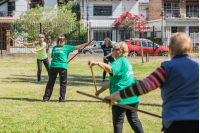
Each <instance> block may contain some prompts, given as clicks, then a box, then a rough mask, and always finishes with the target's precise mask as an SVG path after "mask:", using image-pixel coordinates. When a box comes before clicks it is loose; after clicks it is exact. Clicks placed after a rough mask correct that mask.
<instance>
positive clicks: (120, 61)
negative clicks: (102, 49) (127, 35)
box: [89, 42, 144, 133]
mask: <svg viewBox="0 0 200 133" xmlns="http://www.w3.org/2000/svg"><path fill="white" fill-rule="evenodd" d="M112 55H113V57H114V58H115V59H116V60H115V61H114V62H112V63H111V64H110V65H108V64H106V63H103V62H99V61H89V66H90V67H92V66H94V65H98V66H99V67H101V68H102V69H104V70H105V71H106V72H108V73H109V74H110V76H109V82H108V83H107V84H105V85H104V86H103V87H102V88H101V89H100V90H98V91H97V92H96V94H95V95H97V96H98V95H99V94H100V93H102V92H103V91H105V90H107V89H108V88H109V91H110V94H113V93H115V92H116V91H119V90H122V89H123V88H125V87H127V86H129V85H131V84H133V83H135V80H134V74H133V69H132V66H131V64H130V62H129V61H128V59H127V55H128V47H127V45H126V43H124V42H120V43H115V44H114V48H113V50H112ZM139 101H140V100H139V97H138V96H134V97H131V98H127V99H120V100H118V101H117V102H118V103H120V104H124V105H128V106H131V107H134V108H138V104H139ZM125 115H126V117H127V119H128V122H129V124H130V126H131V127H132V129H133V130H134V132H135V133H143V132H144V131H143V128H142V124H141V122H140V120H139V118H138V115H137V112H136V111H131V110H127V109H125V108H121V107H118V106H116V105H112V116H113V117H112V118H113V127H114V133H122V130H123V123H124V116H125Z"/></svg>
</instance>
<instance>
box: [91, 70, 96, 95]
mask: <svg viewBox="0 0 200 133" xmlns="http://www.w3.org/2000/svg"><path fill="white" fill-rule="evenodd" d="M91 72H92V78H93V82H94V86H95V89H96V92H97V85H96V81H95V78H94V73H93V70H92V67H91Z"/></svg>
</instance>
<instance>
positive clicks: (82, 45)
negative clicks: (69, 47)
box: [74, 43, 88, 50]
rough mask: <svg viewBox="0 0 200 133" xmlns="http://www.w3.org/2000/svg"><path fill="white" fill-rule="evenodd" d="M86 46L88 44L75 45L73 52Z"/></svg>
mask: <svg viewBox="0 0 200 133" xmlns="http://www.w3.org/2000/svg"><path fill="white" fill-rule="evenodd" d="M87 44H88V43H83V44H80V45H77V46H76V47H75V49H74V50H79V49H80V48H82V47H84V46H85V45H87Z"/></svg>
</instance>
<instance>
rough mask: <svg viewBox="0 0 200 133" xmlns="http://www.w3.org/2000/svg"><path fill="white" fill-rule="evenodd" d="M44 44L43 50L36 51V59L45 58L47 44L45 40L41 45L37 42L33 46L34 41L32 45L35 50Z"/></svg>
mask: <svg viewBox="0 0 200 133" xmlns="http://www.w3.org/2000/svg"><path fill="white" fill-rule="evenodd" d="M44 45H45V48H43V50H41V51H37V55H36V58H37V59H38V60H44V59H46V58H47V53H46V46H47V44H46V43H45V42H43V43H42V45H41V46H40V45H39V44H37V45H36V46H35V43H33V47H35V49H36V50H38V49H40V48H41V47H42V46H44Z"/></svg>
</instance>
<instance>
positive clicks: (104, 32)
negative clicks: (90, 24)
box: [93, 30, 112, 41]
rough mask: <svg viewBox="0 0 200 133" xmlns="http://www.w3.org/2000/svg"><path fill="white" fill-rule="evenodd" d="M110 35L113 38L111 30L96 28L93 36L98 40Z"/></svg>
mask: <svg viewBox="0 0 200 133" xmlns="http://www.w3.org/2000/svg"><path fill="white" fill-rule="evenodd" d="M105 37H108V38H110V40H112V31H111V30H94V31H93V38H94V40H96V41H104V38H105Z"/></svg>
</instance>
